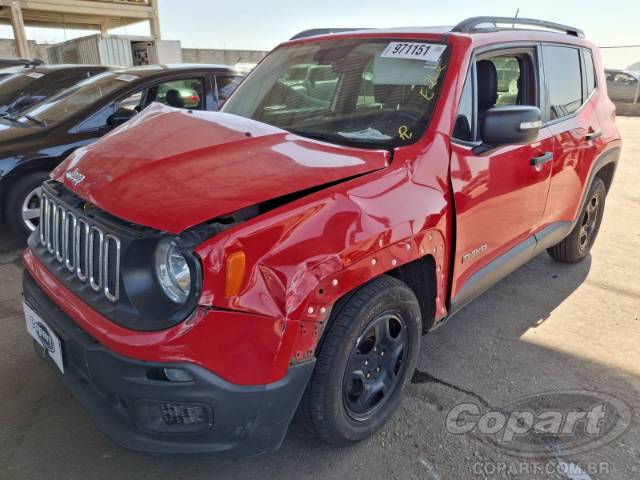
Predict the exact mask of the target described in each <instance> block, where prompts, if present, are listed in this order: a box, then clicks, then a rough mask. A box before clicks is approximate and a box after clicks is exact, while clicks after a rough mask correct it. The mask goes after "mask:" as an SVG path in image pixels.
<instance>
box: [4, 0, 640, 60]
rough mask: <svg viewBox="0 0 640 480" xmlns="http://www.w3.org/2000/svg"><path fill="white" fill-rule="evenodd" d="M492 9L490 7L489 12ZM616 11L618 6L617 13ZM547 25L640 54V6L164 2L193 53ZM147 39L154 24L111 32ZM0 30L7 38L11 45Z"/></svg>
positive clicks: (566, 1)
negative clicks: (353, 36) (302, 39)
mask: <svg viewBox="0 0 640 480" xmlns="http://www.w3.org/2000/svg"><path fill="white" fill-rule="evenodd" d="M489 4H490V6H488V5H489ZM613 5H615V6H613ZM518 8H519V9H520V14H519V16H520V17H533V18H542V19H545V20H550V21H555V22H558V23H565V24H568V25H572V26H575V27H578V28H581V29H582V30H584V31H585V32H586V35H587V38H588V39H589V40H591V41H593V42H594V43H596V44H597V45H599V46H611V45H639V46H640V0H615V1H607V0H536V1H528V2H521V1H519V0H492V2H481V1H478V0H444V1H440V2H436V1H433V0H402V1H401V2H398V1H394V2H390V1H388V0H386V1H383V0H361V1H358V2H354V1H349V0H296V1H295V2H292V1H284V0H269V1H264V0H234V1H213V0H159V9H160V28H161V33H162V38H164V39H167V40H180V41H181V44H182V46H183V47H187V48H229V49H249V50H271V49H272V48H273V47H275V46H276V45H277V44H278V43H280V42H281V41H283V40H286V39H287V38H289V37H291V36H292V35H294V34H295V33H297V32H299V31H302V30H305V29H308V28H318V27H372V28H374V27H399V26H416V25H454V24H456V23H457V22H459V21H460V20H462V19H464V18H467V17H472V16H477V15H495V16H513V15H514V14H515V13H516V10H517V9H518ZM93 33H95V32H93V31H78V30H61V29H43V28H28V29H27V37H28V38H29V39H30V40H36V41H38V42H39V43H57V42H61V41H64V40H67V39H70V38H74V37H77V36H83V35H89V34H93ZM110 33H114V34H116V33H117V34H128V35H148V34H149V27H148V24H146V23H143V24H137V25H132V26H129V27H126V28H118V29H114V30H112V31H111V32H110ZM12 37H13V34H12V31H11V28H10V27H8V26H0V38H12ZM602 56H603V59H604V62H605V66H607V67H609V68H625V67H627V66H628V65H630V64H631V63H634V62H636V61H640V47H636V48H625V49H604V50H603V51H602Z"/></svg>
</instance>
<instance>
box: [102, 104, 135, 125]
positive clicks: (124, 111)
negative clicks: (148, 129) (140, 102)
mask: <svg viewBox="0 0 640 480" xmlns="http://www.w3.org/2000/svg"><path fill="white" fill-rule="evenodd" d="M137 114H138V112H136V111H135V110H129V109H128V108H119V109H118V110H116V111H115V113H114V114H113V115H111V116H110V117H109V118H108V119H107V124H108V125H110V126H112V127H117V126H118V125H122V124H123V123H126V122H128V121H129V120H131V119H132V118H133V117H135V116H136V115H137Z"/></svg>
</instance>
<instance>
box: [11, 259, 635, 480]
mask: <svg viewBox="0 0 640 480" xmlns="http://www.w3.org/2000/svg"><path fill="white" fill-rule="evenodd" d="M590 269H591V257H587V258H586V259H585V260H584V261H583V262H581V263H578V264H576V265H563V264H559V263H557V262H555V261H553V260H552V259H550V258H549V257H548V256H547V255H546V254H544V255H540V256H539V257H537V258H535V259H534V260H532V261H531V262H530V263H529V264H528V265H526V266H524V267H522V268H520V269H519V270H518V271H516V272H514V273H513V274H511V275H510V276H509V277H507V278H506V279H504V280H503V281H502V282H500V283H499V284H498V285H496V286H495V287H494V288H492V289H491V290H490V291H488V292H487V293H485V294H484V295H483V296H481V297H479V298H478V299H476V300H475V301H474V302H472V303H471V304H469V305H468V306H467V307H466V308H465V309H464V310H463V311H461V312H460V313H459V314H458V315H456V316H455V317H453V318H452V319H451V320H450V321H449V322H447V324H445V325H444V326H442V327H441V328H439V329H437V330H436V331H435V332H432V333H431V334H429V335H427V336H426V337H424V338H423V344H422V349H421V356H420V360H419V363H418V369H417V372H416V374H415V375H414V383H413V384H412V385H410V386H409V388H408V392H407V396H406V399H405V400H404V401H403V404H402V406H401V408H400V409H399V411H398V412H397V413H396V415H394V417H393V418H392V419H391V421H390V422H389V423H388V424H387V425H386V426H385V428H384V429H383V431H382V432H380V433H378V434H376V435H374V436H373V437H372V438H371V439H369V440H366V441H364V442H360V443H358V444H355V445H353V446H350V447H342V448H338V447H334V446H331V445H327V444H326V443H325V442H323V441H322V440H320V439H318V438H317V437H314V436H313V435H311V434H310V433H308V432H306V431H305V430H304V429H303V428H302V427H301V426H300V425H299V424H298V423H296V422H294V423H293V424H292V425H291V427H290V430H289V433H288V434H287V437H286V439H285V441H284V443H283V445H282V447H281V448H280V450H278V451H276V452H274V453H270V454H266V455H262V456H258V457H252V458H245V459H240V460H229V459H222V458H219V457H215V456H202V455H198V456H179V457H178V456H168V457H149V456H145V455H138V454H134V453H130V452H127V451H124V450H122V449H120V448H118V447H115V446H113V445H112V444H111V443H110V442H109V441H108V440H107V439H106V438H104V437H103V436H102V435H101V434H100V433H99V432H97V431H96V430H95V427H94V426H93V424H92V422H91V421H90V419H89V418H88V417H87V416H86V415H85V414H84V413H83V412H82V410H81V409H80V407H79V404H77V403H76V401H75V400H73V399H72V397H71V396H70V394H68V393H67V392H66V390H65V389H64V387H63V386H62V385H61V384H60V382H59V381H58V380H57V379H56V378H55V377H54V376H53V375H52V374H51V372H49V371H48V370H47V367H45V366H44V365H41V362H39V360H37V359H35V358H34V357H35V356H34V355H32V352H29V357H28V359H27V360H26V361H25V365H24V368H25V369H28V371H31V370H32V369H33V370H34V371H36V372H37V373H36V375H35V377H34V379H32V381H28V380H27V383H29V385H23V386H22V387H21V391H22V394H21V397H24V398H22V400H21V402H20V403H21V405H23V407H20V408H18V410H25V411H24V412H22V414H21V413H20V412H16V415H14V417H12V418H13V419H12V420H10V421H9V422H8V429H9V431H10V432H14V434H15V435H16V438H17V440H15V441H12V443H11V444H10V446H9V458H10V459H11V461H12V463H20V464H22V465H21V467H20V468H19V469H18V472H20V471H22V472H24V471H25V470H24V469H25V468H29V469H32V468H36V469H45V468H46V469H47V471H48V472H49V478H67V477H68V475H67V474H68V472H69V471H70V470H69V469H70V467H69V465H66V464H65V460H64V459H65V458H70V457H72V458H73V464H74V466H73V470H74V471H85V472H88V471H90V472H91V477H92V478H95V479H99V478H105V479H106V478H114V477H115V478H124V477H127V478H134V477H135V476H150V477H153V478H167V479H169V478H183V477H188V478H190V479H198V478H247V479H249V478H251V479H254V478H255V477H259V476H263V477H264V476H266V478H293V477H294V476H295V478H300V477H304V478H336V479H338V478H340V479H342V478H345V476H347V475H348V476H349V478H364V477H365V476H366V477H367V478H389V477H392V478H407V477H409V476H411V477H413V478H432V476H431V475H429V474H428V473H427V471H426V470H425V468H426V469H427V470H429V471H431V470H433V469H435V468H437V470H438V471H439V472H440V473H439V475H442V478H477V477H476V476H472V475H469V467H468V466H467V465H468V464H469V462H470V461H472V460H473V459H474V458H473V455H472V456H471V459H470V452H474V454H479V453H478V452H481V453H482V454H486V455H489V456H490V458H492V459H494V460H495V459H501V458H503V456H502V454H501V453H500V452H496V451H495V449H494V448H493V447H488V446H487V445H486V443H485V442H483V441H482V440H481V439H477V438H474V437H473V436H471V437H469V436H466V437H464V438H453V437H455V436H454V435H451V434H449V433H448V432H447V431H446V430H445V428H444V422H443V420H444V417H445V415H446V413H447V411H448V410H449V409H450V408H452V407H453V406H454V405H456V404H457V403H459V402H461V401H465V400H466V401H468V400H469V399H473V398H481V399H482V400H483V401H486V402H487V403H489V404H491V405H506V404H508V403H509V402H511V401H513V400H515V399H517V398H519V397H521V396H523V395H528V394H532V393H540V392H546V391H552V390H553V391H557V390H561V389H568V388H581V389H592V390H595V391H613V392H616V393H617V394H618V395H623V396H624V397H625V398H638V387H637V385H638V383H637V382H634V379H633V378H630V376H629V375H628V374H627V373H625V372H622V371H620V370H618V369H616V368H613V367H611V366H608V365H606V364H604V363H597V362H593V361H590V360H588V359H585V358H583V357H580V356H576V355H571V354H567V353H563V352H561V351H557V350H554V349H550V348H547V347H545V346H544V345H539V344H536V343H535V342H531V341H526V340H523V339H522V337H523V335H525V334H526V335H534V334H532V333H531V332H535V331H536V329H537V328H540V327H541V326H543V325H544V324H545V322H546V321H547V320H548V319H549V317H550V315H551V313H552V312H554V311H555V310H556V309H558V308H562V306H563V303H564V302H565V301H566V299H567V298H568V297H569V296H570V295H572V294H573V293H574V292H575V291H576V289H578V287H580V286H581V285H582V284H583V283H584V282H585V280H586V279H587V275H588V273H589V271H590ZM554 318H555V317H554ZM567 320H568V321H569V320H571V321H573V320H575V319H572V318H567ZM587 320H590V319H587ZM25 338H26V337H25ZM567 341H568V342H575V341H576V340H575V339H573V338H567ZM25 355H26V354H25ZM635 380H637V379H635ZM29 399H31V400H29ZM30 402H31V404H32V405H33V404H35V405H36V406H35V407H34V406H32V407H30V410H29V408H27V407H26V406H24V405H29V404H30ZM27 410H29V411H27ZM34 412H35V413H34ZM29 414H30V415H32V417H33V418H31V419H30V420H25V419H24V417H25V416H28V415H29ZM25 422H27V423H26V424H25ZM25 425H26V427H27V428H25ZM70 426H71V427H70ZM52 439H57V440H56V441H53V442H52ZM0 443H1V442H0ZM632 443H633V442H632ZM635 443H636V444H635V445H633V446H628V447H626V448H634V449H636V451H637V449H638V445H637V443H638V439H637V438H636V439H635ZM445 447H446V448H445ZM606 448H607V447H603V449H600V450H598V451H597V452H591V453H592V454H594V457H595V454H596V453H597V455H598V458H599V460H600V459H601V458H605V459H607V458H609V457H608V455H615V449H614V450H613V451H614V453H612V454H611V453H609V450H607V449H606ZM611 448H614V447H611ZM616 448H619V447H617V446H616ZM487 450H488V453H486V452H487ZM33 451H38V452H41V453H40V454H39V455H38V456H37V457H36V458H34V457H32V456H30V455H27V453H25V452H33ZM504 458H508V457H506V456H505V457H504ZM19 459H21V461H18V460H19ZM27 459H28V460H27ZM96 459H99V461H96ZM418 460H419V461H418ZM578 460H579V459H578ZM34 462H35V463H37V464H38V465H35V464H34ZM14 469H15V467H14ZM367 472H369V473H367ZM371 472H373V473H371ZM433 478H438V477H436V476H433ZM521 478H528V477H527V476H526V475H525V476H523V477H521ZM532 478H534V477H532ZM535 478H537V477H535ZM620 478H622V477H620Z"/></svg>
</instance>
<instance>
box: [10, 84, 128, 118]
mask: <svg viewBox="0 0 640 480" xmlns="http://www.w3.org/2000/svg"><path fill="white" fill-rule="evenodd" d="M138 78H140V77H138V76H136V75H131V74H123V73H117V72H105V73H102V74H100V75H96V76H94V77H91V78H88V79H86V80H84V81H82V82H80V83H78V84H76V85H74V86H73V87H71V88H67V89H66V90H63V91H62V92H60V93H58V94H57V95H54V96H53V97H50V98H48V99H46V100H44V101H42V102H40V103H37V104H35V105H33V106H32V107H30V108H27V109H26V110H24V111H22V112H21V114H22V115H23V116H22V117H21V120H20V121H22V122H26V121H28V120H26V118H28V117H27V116H30V117H32V118H36V119H38V120H40V121H42V122H44V123H46V124H47V125H49V124H52V123H56V122H59V121H61V120H64V119H65V118H68V117H70V116H71V115H73V114H75V113H77V112H79V111H80V110H82V109H84V108H86V107H88V106H90V105H92V104H94V103H95V102H97V101H98V100H100V99H101V98H103V97H105V96H106V95H108V94H110V93H111V92H113V91H115V90H117V89H119V88H122V87H123V86H125V85H127V83H129V82H132V81H134V80H137V79H138Z"/></svg>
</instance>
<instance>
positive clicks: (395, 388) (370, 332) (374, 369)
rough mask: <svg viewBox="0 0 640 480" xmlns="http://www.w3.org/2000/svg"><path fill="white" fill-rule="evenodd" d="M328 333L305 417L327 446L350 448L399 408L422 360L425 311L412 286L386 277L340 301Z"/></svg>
mask: <svg viewBox="0 0 640 480" xmlns="http://www.w3.org/2000/svg"><path fill="white" fill-rule="evenodd" d="M328 328H329V330H328V331H327V333H326V337H325V339H324V341H323V342H322V345H321V347H320V350H319V354H318V361H317V364H316V368H315V370H314V373H313V376H312V378H311V381H310V383H309V385H308V386H307V390H306V391H305V394H304V396H303V398H302V401H301V405H300V412H299V413H300V415H301V416H302V417H303V421H304V423H305V424H306V426H307V427H308V428H309V429H310V430H312V431H314V432H316V433H317V434H318V435H320V436H321V437H322V438H323V439H325V440H326V441H328V442H330V443H334V444H347V443H351V442H355V441H358V440H362V439H364V438H367V437H368V436H370V435H371V434H372V433H374V432H375V431H377V430H378V429H379V428H381V427H382V426H383V425H384V423H385V422H386V421H387V420H388V419H389V417H390V416H391V415H392V414H393V412H394V411H395V409H396V408H397V407H398V404H399V403H400V400H401V398H402V392H403V390H404V389H405V387H406V386H407V384H408V383H409V381H410V380H411V375H412V373H413V370H414V369H415V365H416V361H417V358H418V353H419V349H420V335H421V332H422V320H421V316H420V308H419V305H418V301H417V299H416V297H415V295H414V294H413V292H412V291H411V289H409V287H407V286H406V285H405V284H404V283H403V282H401V281H400V280H397V279H395V278H392V277H388V276H384V277H380V278H378V279H375V280H373V281H371V282H370V283H368V284H366V285H364V286H363V287H361V288H359V289H358V290H356V291H355V292H354V293H352V294H351V295H349V296H348V297H346V298H345V299H343V300H341V301H340V302H338V303H337V304H336V306H335V307H334V311H333V314H332V319H331V321H330V324H329V327H328Z"/></svg>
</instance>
